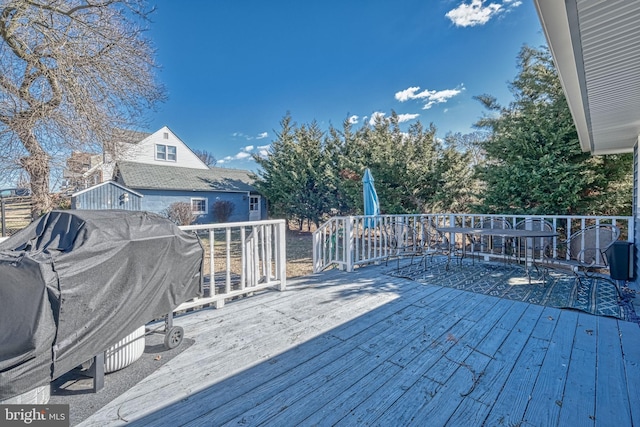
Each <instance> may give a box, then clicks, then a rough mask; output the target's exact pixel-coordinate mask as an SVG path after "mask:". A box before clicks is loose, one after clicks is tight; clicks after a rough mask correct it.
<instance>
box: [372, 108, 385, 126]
mask: <svg viewBox="0 0 640 427" xmlns="http://www.w3.org/2000/svg"><path fill="white" fill-rule="evenodd" d="M384 116H385V113H382V112H380V111H376V112H375V113H373V114H372V115H371V118H370V119H369V124H370V125H371V126H373V125H375V124H376V121H377V120H381V119H384Z"/></svg>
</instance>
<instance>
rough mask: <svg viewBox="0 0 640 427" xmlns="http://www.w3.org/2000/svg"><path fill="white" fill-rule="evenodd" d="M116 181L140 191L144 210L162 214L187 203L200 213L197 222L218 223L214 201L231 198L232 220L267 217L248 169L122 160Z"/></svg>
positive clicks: (229, 199) (118, 163) (196, 212)
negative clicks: (177, 165)
mask: <svg viewBox="0 0 640 427" xmlns="http://www.w3.org/2000/svg"><path fill="white" fill-rule="evenodd" d="M114 181H115V182H116V183H118V184H120V185H123V186H125V187H126V188H129V189H131V190H135V191H136V192H137V193H139V194H141V195H142V196H143V198H142V202H141V208H142V210H145V211H150V212H157V213H161V212H162V211H163V210H165V209H166V208H167V207H168V206H169V205H171V204H172V203H175V202H186V203H189V204H190V205H191V209H192V212H193V213H194V214H196V215H198V218H197V220H196V223H199V224H203V223H212V222H217V221H216V218H215V215H214V212H213V208H214V204H215V203H216V202H217V201H229V202H231V203H233V206H234V209H233V212H232V214H231V217H230V218H229V221H231V222H235V221H254V220H260V219H266V206H265V205H264V203H265V202H264V200H263V199H262V197H261V196H260V194H258V193H257V192H256V191H255V189H254V187H253V186H252V183H253V180H252V179H251V176H250V172H249V171H246V170H240V169H227V168H215V167H214V168H206V169H196V168H186V167H174V166H169V165H155V164H150V163H136V162H127V161H119V162H117V165H116V170H115V172H114Z"/></svg>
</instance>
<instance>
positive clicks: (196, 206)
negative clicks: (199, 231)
mask: <svg viewBox="0 0 640 427" xmlns="http://www.w3.org/2000/svg"><path fill="white" fill-rule="evenodd" d="M191 212H192V213H194V214H196V215H202V214H206V213H207V199H206V198H204V197H192V198H191Z"/></svg>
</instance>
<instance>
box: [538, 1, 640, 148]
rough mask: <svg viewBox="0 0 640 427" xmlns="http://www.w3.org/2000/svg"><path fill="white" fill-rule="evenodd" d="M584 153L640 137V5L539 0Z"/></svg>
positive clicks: (629, 145)
mask: <svg viewBox="0 0 640 427" xmlns="http://www.w3.org/2000/svg"><path fill="white" fill-rule="evenodd" d="M534 3H535V5H536V9H537V10H538V16H539V18H540V22H541V24H542V29H543V30H544V33H545V36H546V38H547V43H548V44H549V48H550V50H551V53H552V55H553V59H554V62H555V65H556V69H557V70H558V74H559V75H560V82H561V84H562V87H563V89H564V92H565V95H566V96H567V101H568V103H569V108H570V110H571V114H572V115H573V120H574V122H575V125H576V128H577V130H578V137H579V139H580V145H581V147H582V150H583V151H590V152H591V153H592V154H612V153H624V152H630V151H633V148H634V146H635V145H636V143H637V142H638V136H639V135H640V24H639V23H640V1H637V0H606V1H603V0H534Z"/></svg>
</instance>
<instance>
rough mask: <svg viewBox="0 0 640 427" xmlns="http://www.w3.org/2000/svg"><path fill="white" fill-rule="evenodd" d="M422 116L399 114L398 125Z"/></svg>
mask: <svg viewBox="0 0 640 427" xmlns="http://www.w3.org/2000/svg"><path fill="white" fill-rule="evenodd" d="M419 115H420V114H398V123H404V122H408V121H409V120H413V119H415V118H416V117H418V116H419Z"/></svg>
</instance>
